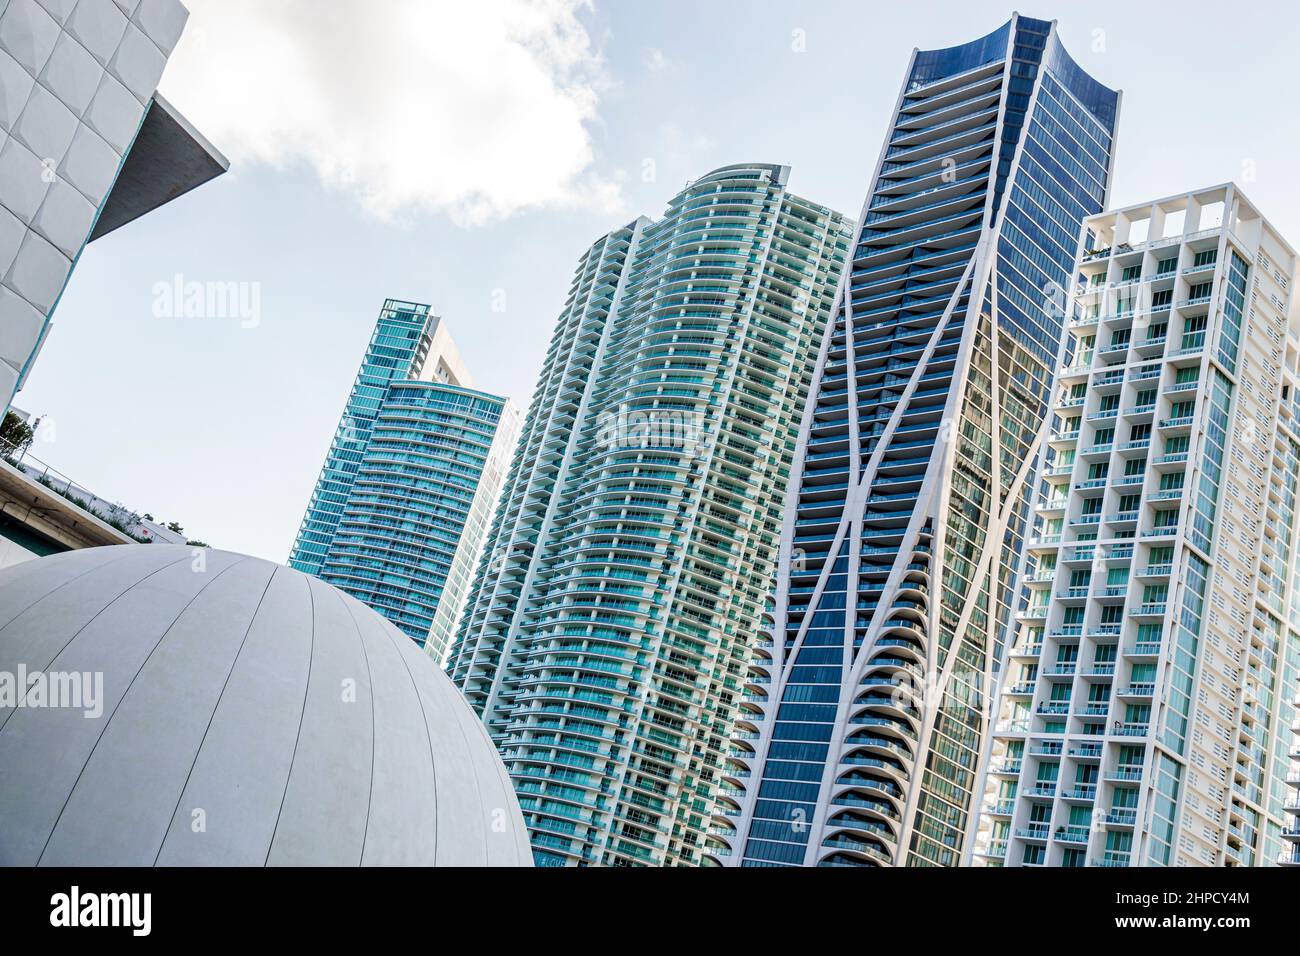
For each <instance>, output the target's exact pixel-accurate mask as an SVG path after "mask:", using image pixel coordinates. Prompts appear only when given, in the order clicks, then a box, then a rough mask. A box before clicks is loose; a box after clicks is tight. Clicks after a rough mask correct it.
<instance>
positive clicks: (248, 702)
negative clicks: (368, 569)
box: [0, 545, 532, 866]
mask: <svg viewBox="0 0 1300 956" xmlns="http://www.w3.org/2000/svg"><path fill="white" fill-rule="evenodd" d="M21 675H25V677H24V680H25V681H26V683H27V686H28V687H29V688H30V690H29V694H28V699H26V700H23V701H21V703H20V702H19V701H17V700H15V699H13V698H14V695H12V694H11V695H10V698H9V699H6V698H5V697H4V695H3V693H2V692H3V686H2V683H0V865H7V866H33V865H71V866H89V865H101V866H116V865H130V866H151V865H163V866H205V865H251V866H261V865H327V866H328V865H342V866H354V865H358V864H360V865H390V864H392V865H414V866H457V865H462V866H483V865H490V866H531V865H532V856H531V853H530V851H529V846H528V835H527V830H526V829H525V827H524V822H523V817H522V816H521V814H520V812H519V806H518V803H517V802H516V800H515V797H514V793H513V791H512V788H511V786H510V780H509V778H508V777H507V775H506V772H505V768H504V767H503V766H502V764H501V761H500V759H499V758H498V756H497V754H496V751H495V749H494V748H493V746H492V743H491V741H490V740H489V738H488V735H487V732H486V731H485V729H484V728H483V725H482V724H481V723H480V721H479V720H478V719H477V718H476V717H475V715H474V713H473V711H472V710H470V708H469V706H468V705H467V704H466V703H465V702H464V701H463V700H462V698H461V696H460V693H459V692H458V691H457V690H456V688H455V687H454V686H453V685H452V683H451V681H450V680H448V679H447V677H446V676H445V675H444V674H443V673H442V672H441V671H440V670H438V668H437V667H436V666H435V665H434V664H433V662H432V661H431V660H430V659H429V658H428V657H427V656H426V655H424V654H422V653H420V651H419V649H418V648H417V647H416V646H415V644H414V643H413V642H412V641H411V640H410V638H408V637H406V636H405V635H403V634H402V633H401V632H400V631H399V630H398V629H397V628H396V627H394V626H393V625H392V624H390V623H389V622H388V621H386V620H384V619H383V618H382V617H380V616H379V615H378V614H376V613H375V612H374V611H372V610H370V609H369V608H367V607H365V606H364V605H362V604H360V603H358V602H357V601H355V600H353V599H352V598H350V597H347V596H346V595H344V594H343V593H342V592H340V591H338V590H336V589H335V588H333V587H330V586H329V585H327V584H325V583H323V582H321V581H319V580H317V579H315V578H311V577H308V576H306V575H304V574H300V573H299V572H297V571H293V570H290V569H288V568H285V567H281V566H280V565H277V564H272V563H270V562H268V561H262V560H259V559H257V558H249V557H245V556H243V555H238V554H231V553H230V552H226V551H196V550H195V549H191V548H187V547H181V546H164V545H149V546H144V545H125V546H121V547H114V548H95V549H91V550H85V551H75V552H71V553H68V554H60V555H55V556H52V557H47V558H41V559H39V560H36V561H31V562H28V563H26V564H22V565H18V566H16V567H13V568H9V569H7V570H5V571H3V572H0V682H3V681H4V680H5V679H6V676H7V678H8V680H9V682H10V686H11V687H12V685H13V682H14V681H15V680H17V679H18V677H19V676H21ZM33 675H37V676H36V677H35V678H33ZM74 675H88V676H87V677H85V678H83V680H84V686H83V687H82V688H81V690H82V693H81V694H79V695H78V694H76V693H74V692H73V691H74V690H75V686H74V685H75V680H76V678H75V676H74ZM95 675H102V692H101V693H100V694H98V695H96V694H95V693H94V685H95V683H96V681H97V680H100V678H96V677H95ZM60 681H62V684H61V685H60V683H59V682H60ZM58 686H61V687H62V690H63V691H64V693H63V694H62V695H61V699H56V698H60V695H59V694H56V693H54V688H56V687H58ZM42 687H44V688H45V691H47V692H42V695H41V696H39V697H38V696H36V692H37V691H38V690H39V689H40V688H42ZM96 696H98V697H99V698H100V699H99V700H98V701H96V700H95V699H94V698H95V697H96ZM70 703H71V704H72V705H71V706H69V704H70ZM52 704H60V705H61V706H51V705H52ZM96 709H98V710H100V713H98V715H96V714H95V710H96Z"/></svg>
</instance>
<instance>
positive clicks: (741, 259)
mask: <svg viewBox="0 0 1300 956" xmlns="http://www.w3.org/2000/svg"><path fill="white" fill-rule="evenodd" d="M788 172H789V171H788V169H787V168H786V167H781V166H768V165H762V164H746V165H738V166H728V167H724V168H722V169H718V170H715V171H713V172H711V173H709V174H707V175H705V176H703V177H701V178H700V179H698V180H696V181H695V182H693V183H691V184H690V185H689V186H687V187H686V188H685V189H684V190H682V191H681V192H680V193H679V194H678V195H677V196H675V197H674V198H673V200H672V201H671V203H670V204H669V207H668V211H667V214H666V215H665V216H664V218H663V219H660V220H658V221H657V222H650V221H648V220H646V219H638V220H636V221H635V222H633V223H631V224H629V225H628V226H626V227H624V228H622V229H617V230H615V231H613V232H611V233H609V234H608V235H606V236H604V237H602V238H601V239H599V240H598V241H597V242H596V243H595V244H594V245H593V246H592V247H591V248H590V249H589V250H588V251H587V253H586V254H585V255H584V256H583V257H582V259H581V260H580V261H579V263H578V268H577V270H576V272H575V274H574V279H573V284H572V286H571V288H570V292H569V298H568V301H567V303H566V304H565V307H564V310H563V312H562V313H561V315H560V319H559V323H558V325H557V326H556V330H555V333H554V336H553V338H552V341H551V346H550V350H549V352H548V353H547V356H546V361H545V364H544V367H543V369H542V374H541V379H540V381H539V383H538V387H537V392H536V395H535V397H534V399H533V403H532V406H531V408H530V409H529V412H528V416H527V418H526V421H525V424H524V428H523V434H522V438H521V441H520V447H519V450H518V453H517V454H516V456H515V460H514V464H513V466H512V468H511V471H510V476H509V478H508V479H507V482H506V487H505V490H504V492H503V495H502V504H501V507H500V509H499V511H498V513H497V515H496V518H495V519H494V522H493V527H492V531H491V534H490V536H489V544H488V547H487V549H486V550H485V555H484V562H483V564H482V566H481V567H480V569H479V571H478V573H477V575H476V577H475V582H474V589H473V595H472V597H471V599H470V602H469V606H468V609H467V611H466V617H465V620H464V622H463V626H462V630H461V634H460V636H459V639H458V643H457V646H456V649H455V652H454V653H453V655H452V660H451V664H450V670H451V672H452V676H453V679H454V680H455V681H456V682H457V683H458V684H459V685H460V686H461V687H462V689H463V690H464V691H465V694H466V696H467V697H468V699H469V701H470V703H471V704H472V705H473V706H474V708H475V709H476V710H478V711H479V713H481V714H482V716H483V718H484V720H485V721H486V722H487V726H488V730H489V732H490V733H491V734H492V736H493V738H494V739H495V740H496V741H497V743H498V745H499V746H500V747H501V750H502V754H503V755H504V757H505V761H506V764H507V767H508V769H509V770H510V773H511V776H512V777H513V779H514V782H515V786H516V790H517V791H518V793H519V797H520V804H521V806H522V808H523V810H524V814H525V818H526V820H527V823H528V826H529V829H530V833H531V838H532V841H533V847H534V850H535V856H536V859H537V861H538V862H539V863H541V864H545V865H589V864H606V865H635V864H652V865H655V864H678V863H691V862H697V861H698V860H699V853H700V848H701V847H702V846H703V844H704V840H705V831H706V830H707V829H708V827H709V826H710V814H711V810H712V803H713V798H714V795H715V792H716V790H717V788H718V785H719V780H720V778H719V771H720V768H721V762H722V759H723V752H724V750H725V749H726V746H727V738H728V735H729V733H730V731H731V726H732V720H733V718H734V716H735V713H736V705H737V703H738V700H739V696H740V692H741V683H742V680H743V671H744V668H745V664H746V662H747V661H748V659H749V654H750V648H751V644H752V641H753V636H754V632H755V625H756V623H757V621H758V618H759V615H760V614H761V612H762V609H763V606H764V602H765V601H766V600H767V598H768V594H769V591H770V588H771V586H772V575H773V571H774V567H775V559H776V548H777V543H778V534H779V528H780V519H781V509H782V500H783V498H784V496H785V491H786V482H787V478H788V473H789V468H790V462H791V459H792V455H793V451H794V444H795V436H796V425H797V422H798V416H799V411H800V409H801V408H802V407H803V403H804V401H805V398H806V394H807V386H808V379H809V375H810V372H811V367H812V362H813V358H814V349H815V346H816V342H817V341H818V340H819V339H820V336H821V331H822V329H823V328H824V326H825V323H826V320H827V317H828V316H829V314H830V306H831V301H832V298H833V295H834V290H835V288H836V285H837V283H838V281H839V276H840V271H841V268H842V265H843V261H844V256H845V253H846V251H847V245H848V238H849V237H848V232H847V229H846V228H845V225H844V222H843V219H842V217H841V216H840V215H839V214H838V213H835V212H833V211H831V210H829V209H826V208H823V207H821V206H818V205H815V204H813V203H810V202H808V201H806V200H804V199H801V198H800V197H798V196H796V195H794V194H792V193H790V192H788V191H787V189H786V182H787V177H788Z"/></svg>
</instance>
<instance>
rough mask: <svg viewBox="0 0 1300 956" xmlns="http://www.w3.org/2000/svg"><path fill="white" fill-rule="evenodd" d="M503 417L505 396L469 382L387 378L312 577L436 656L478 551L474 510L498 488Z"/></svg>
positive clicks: (479, 523) (506, 431) (505, 432)
mask: <svg viewBox="0 0 1300 956" xmlns="http://www.w3.org/2000/svg"><path fill="white" fill-rule="evenodd" d="M513 416H514V413H513V410H512V409H511V408H510V405H509V403H508V402H507V401H506V399H504V398H499V397H497V396H495V395H488V394H486V393H484V392H477V391H474V390H473V389H466V388H460V387H458V386H454V385H447V384H443V383H440V382H418V381H402V382H394V383H393V384H392V385H390V386H389V388H388V393H387V395H385V397H384V400H383V403H382V404H381V405H380V406H379V411H378V413H377V414H376V416H375V421H374V424H373V426H372V429H371V435H370V441H369V442H368V443H367V445H366V448H365V451H364V452H363V453H362V456H361V461H360V462H359V463H358V466H357V473H356V477H355V480H354V481H353V483H352V488H351V490H350V491H349V493H348V497H347V499H346V501H345V502H344V504H343V509H342V513H341V514H340V517H339V523H338V528H337V530H336V531H335V533H334V540H333V542H332V543H331V545H330V549H329V551H328V552H327V553H326V555H325V559H324V561H323V562H322V564H321V569H320V574H319V577H320V578H321V580H323V581H326V582H328V583H329V584H332V585H334V586H335V587H336V588H338V589H339V590H341V591H344V592H346V593H348V594H351V595H352V596H353V597H355V598H356V599H357V600H359V601H361V602H362V603H363V604H366V605H368V606H370V607H372V608H374V609H375V610H376V611H378V612H379V613H380V614H382V615H384V617H386V618H388V619H389V620H390V621H392V622H393V623H394V624H396V625H397V626H398V627H399V628H401V630H402V631H403V632H404V633H406V634H407V635H408V636H409V637H411V639H412V640H414V641H415V642H416V643H417V644H419V645H421V646H423V647H425V650H426V651H428V653H429V654H430V656H432V657H433V658H434V659H435V660H436V661H438V662H439V663H442V660H443V657H444V656H445V654H446V651H447V646H448V642H449V639H450V634H449V627H448V625H449V623H450V622H451V621H454V620H455V619H456V618H457V617H458V616H459V614H460V612H461V611H463V609H464V606H465V603H464V602H465V596H466V593H467V591H468V585H469V581H468V579H467V577H466V576H465V574H464V569H465V568H466V567H469V566H472V565H473V564H474V563H476V562H477V560H478V557H479V555H480V553H481V550H482V542H483V536H484V533H485V532H486V524H485V522H484V520H483V515H484V512H485V511H487V510H489V509H490V508H491V506H492V505H493V504H495V501H496V492H497V491H498V490H499V489H500V487H501V475H502V470H503V469H502V465H503V459H504V458H505V457H506V456H507V455H508V454H509V453H510V451H511V450H512V444H513V441H514V437H515V424H514V422H513ZM476 499H477V500H476ZM462 545H463V546H464V547H463V551H464V554H463V556H462V557H461V558H460V560H459V561H458V560H457V554H458V552H460V551H461V550H462ZM453 567H457V568H458V569H459V570H460V572H461V573H460V574H458V575H453V574H452V571H453ZM435 620H437V621H438V623H439V627H438V628H437V629H435V628H434V623H435Z"/></svg>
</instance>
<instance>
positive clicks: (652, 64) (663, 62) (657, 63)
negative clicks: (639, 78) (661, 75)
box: [641, 46, 670, 73]
mask: <svg viewBox="0 0 1300 956" xmlns="http://www.w3.org/2000/svg"><path fill="white" fill-rule="evenodd" d="M641 62H642V63H643V64H644V65H645V68H646V69H647V70H649V71H650V72H651V73H658V72H659V71H660V70H666V69H668V67H669V65H670V64H669V62H668V57H666V56H665V55H664V51H663V50H661V49H659V48H658V47H654V46H651V47H646V48H645V50H644V52H642V54H641Z"/></svg>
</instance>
